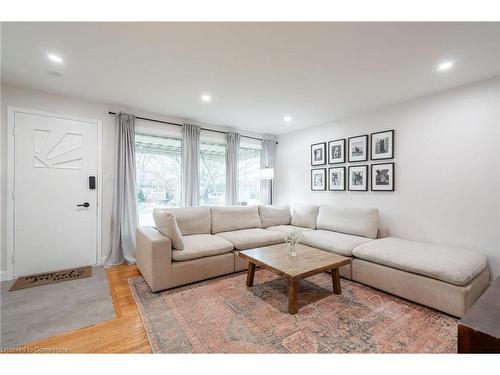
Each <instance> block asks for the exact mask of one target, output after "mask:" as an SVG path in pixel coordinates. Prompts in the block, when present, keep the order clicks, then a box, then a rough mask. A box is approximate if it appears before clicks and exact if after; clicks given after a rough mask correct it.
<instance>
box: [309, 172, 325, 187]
mask: <svg viewBox="0 0 500 375" xmlns="http://www.w3.org/2000/svg"><path fill="white" fill-rule="evenodd" d="M311 190H313V191H321V190H326V168H316V169H311Z"/></svg>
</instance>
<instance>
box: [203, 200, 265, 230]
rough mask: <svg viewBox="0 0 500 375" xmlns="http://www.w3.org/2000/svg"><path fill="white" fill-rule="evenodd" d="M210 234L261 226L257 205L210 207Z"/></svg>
mask: <svg viewBox="0 0 500 375" xmlns="http://www.w3.org/2000/svg"><path fill="white" fill-rule="evenodd" d="M211 212H212V234H216V233H220V232H229V231H233V230H238V229H248V228H262V222H261V221H260V216H259V210H258V208H257V206H240V207H211Z"/></svg>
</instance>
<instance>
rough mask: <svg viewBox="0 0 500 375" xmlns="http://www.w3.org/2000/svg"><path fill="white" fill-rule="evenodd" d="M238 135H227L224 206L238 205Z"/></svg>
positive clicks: (229, 133)
mask: <svg viewBox="0 0 500 375" xmlns="http://www.w3.org/2000/svg"><path fill="white" fill-rule="evenodd" d="M240 138H241V137H240V135H239V134H238V133H234V132H228V133H227V145H226V206H236V205H237V204H238V177H239V174H238V161H239V155H240Z"/></svg>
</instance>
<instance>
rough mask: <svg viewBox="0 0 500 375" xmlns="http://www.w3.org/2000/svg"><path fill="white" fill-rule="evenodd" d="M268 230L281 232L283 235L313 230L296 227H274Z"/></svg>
mask: <svg viewBox="0 0 500 375" xmlns="http://www.w3.org/2000/svg"><path fill="white" fill-rule="evenodd" d="M266 229H267V230H274V231H276V232H281V233H283V234H285V233H288V232H291V231H294V230H300V231H302V232H308V231H311V230H313V229H311V228H304V227H296V226H295V225H274V226H272V227H269V228H266Z"/></svg>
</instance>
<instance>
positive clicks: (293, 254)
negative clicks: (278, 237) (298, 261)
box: [288, 243, 297, 257]
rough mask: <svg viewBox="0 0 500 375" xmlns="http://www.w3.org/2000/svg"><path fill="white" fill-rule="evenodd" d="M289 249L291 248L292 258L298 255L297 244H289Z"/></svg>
mask: <svg viewBox="0 0 500 375" xmlns="http://www.w3.org/2000/svg"><path fill="white" fill-rule="evenodd" d="M288 247H290V256H291V257H294V256H296V255H297V252H296V251H295V244H294V243H289V244H288Z"/></svg>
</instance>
